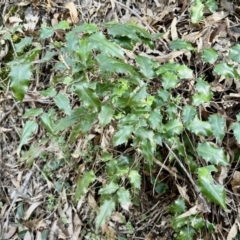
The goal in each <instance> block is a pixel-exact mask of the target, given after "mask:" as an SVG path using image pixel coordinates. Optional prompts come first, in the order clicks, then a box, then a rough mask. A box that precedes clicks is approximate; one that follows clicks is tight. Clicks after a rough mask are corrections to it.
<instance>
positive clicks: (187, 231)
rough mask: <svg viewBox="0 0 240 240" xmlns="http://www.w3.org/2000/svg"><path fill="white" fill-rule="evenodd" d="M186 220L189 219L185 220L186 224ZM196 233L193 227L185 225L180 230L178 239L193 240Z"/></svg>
mask: <svg viewBox="0 0 240 240" xmlns="http://www.w3.org/2000/svg"><path fill="white" fill-rule="evenodd" d="M186 221H187V220H185V225H186ZM195 234H196V232H195V231H194V229H193V228H191V227H190V226H184V227H182V228H181V230H180V231H179V233H178V235H177V237H176V239H177V240H193V237H194V235H195Z"/></svg>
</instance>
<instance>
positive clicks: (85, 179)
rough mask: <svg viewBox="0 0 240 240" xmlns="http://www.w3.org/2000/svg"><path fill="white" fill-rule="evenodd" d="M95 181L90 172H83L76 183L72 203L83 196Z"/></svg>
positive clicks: (93, 175)
mask: <svg viewBox="0 0 240 240" xmlns="http://www.w3.org/2000/svg"><path fill="white" fill-rule="evenodd" d="M95 179H96V176H95V174H94V172H93V170H91V171H89V172H88V171H85V172H84V173H83V175H82V177H81V178H80V179H79V180H78V182H77V189H76V192H75V196H74V201H75V202H77V201H78V200H79V199H80V198H81V197H82V196H83V195H84V194H86V193H87V191H88V188H89V185H90V184H91V183H92V182H94V181H95Z"/></svg>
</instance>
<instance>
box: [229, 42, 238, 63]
mask: <svg viewBox="0 0 240 240" xmlns="http://www.w3.org/2000/svg"><path fill="white" fill-rule="evenodd" d="M229 58H230V59H232V60H233V61H235V62H238V63H240V44H236V45H235V46H233V47H232V48H230V50H229Z"/></svg>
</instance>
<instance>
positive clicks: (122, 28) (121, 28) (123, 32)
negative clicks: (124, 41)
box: [103, 22, 140, 41]
mask: <svg viewBox="0 0 240 240" xmlns="http://www.w3.org/2000/svg"><path fill="white" fill-rule="evenodd" d="M103 25H104V26H105V27H107V30H108V33H109V34H110V35H112V36H113V37H123V36H125V37H127V38H130V39H131V40H133V41H139V40H140V39H139V37H138V35H137V33H136V31H135V29H134V28H132V27H131V26H130V25H128V24H121V23H118V22H108V23H104V24H103Z"/></svg>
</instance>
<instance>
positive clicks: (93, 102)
mask: <svg viewBox="0 0 240 240" xmlns="http://www.w3.org/2000/svg"><path fill="white" fill-rule="evenodd" d="M74 90H75V92H76V94H77V95H78V96H79V98H80V99H81V100H82V101H83V104H84V105H85V106H89V107H92V108H93V109H95V110H96V109H99V108H100V106H101V102H100V101H99V99H98V98H97V96H96V93H95V91H93V90H92V89H91V88H90V87H89V86H88V84H87V83H78V84H75V85H74Z"/></svg>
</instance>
